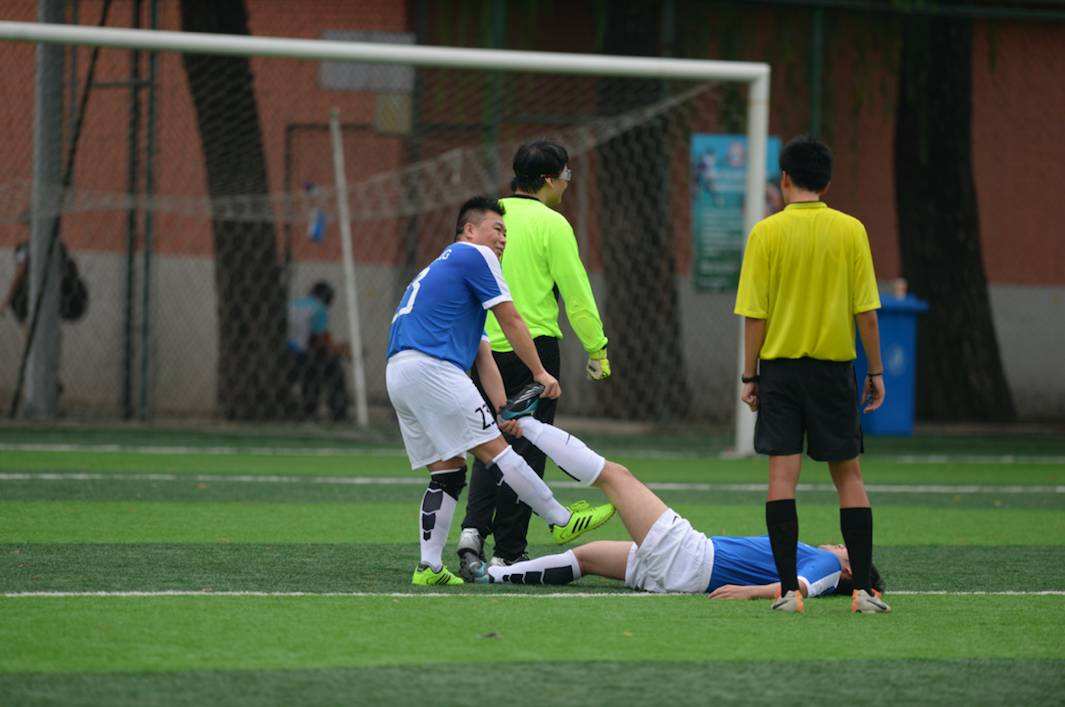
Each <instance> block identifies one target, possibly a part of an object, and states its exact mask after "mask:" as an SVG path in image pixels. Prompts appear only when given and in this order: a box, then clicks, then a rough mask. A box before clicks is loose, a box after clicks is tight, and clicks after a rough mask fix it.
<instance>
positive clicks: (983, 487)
mask: <svg viewBox="0 0 1065 707" xmlns="http://www.w3.org/2000/svg"><path fill="white" fill-rule="evenodd" d="M4 481H140V482H144V481H186V482H188V481H195V482H201V483H206V482H210V483H224V482H231V483H248V484H318V485H326V486H424V485H425V483H426V482H425V478H424V477H423V476H421V475H419V474H412V475H411V476H279V475H257V474H242V475H232V476H230V475H226V474H101V473H95V472H4V473H0V483H2V482H4ZM551 486H553V487H555V488H566V489H571V488H584V486H583V485H581V484H579V483H577V482H575V481H554V482H552V483H551ZM647 486H648V488H650V489H652V490H655V491H711V492H717V493H760V492H762V491H765V484H711V483H697V482H691V483H684V482H669V481H651V482H648V483H647ZM866 489H867V490H869V491H871V492H873V493H900V494H957V495H969V494H1065V485H1039V486H1023V485H997V484H958V485H951V484H867V485H866ZM798 490H799V491H804V492H810V493H813V492H825V493H828V492H834V491H835V487H834V486H833V485H832V484H799V486H798Z"/></svg>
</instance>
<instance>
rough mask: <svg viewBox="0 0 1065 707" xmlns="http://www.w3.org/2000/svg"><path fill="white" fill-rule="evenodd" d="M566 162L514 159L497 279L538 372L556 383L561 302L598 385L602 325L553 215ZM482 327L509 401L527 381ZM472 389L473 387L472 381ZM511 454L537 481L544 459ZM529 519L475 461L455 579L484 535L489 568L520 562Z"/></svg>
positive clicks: (552, 149)
mask: <svg viewBox="0 0 1065 707" xmlns="http://www.w3.org/2000/svg"><path fill="white" fill-rule="evenodd" d="M568 163H569V155H568V154H567V153H566V150H565V148H563V147H562V146H561V145H559V144H557V143H553V142H548V141H538V142H531V143H528V144H525V145H522V146H521V147H520V148H519V149H518V151H517V153H516V154H515V155H514V179H513V180H512V182H511V189H512V190H513V192H514V194H513V195H512V196H510V197H507V198H505V199H501V200H500V201H501V203H502V204H504V206H505V207H506V214H505V215H504V217H503V220H504V222H505V223H506V227H507V247H506V250H505V251H504V253H503V257H502V259H501V264H502V267H503V277H504V278H505V279H506V281H507V284H508V286H509V287H510V293H511V296H512V297H513V298H514V306H515V307H516V308H517V310H518V312H519V313H520V314H521V317H522V319H524V320H525V323H526V324H527V325H528V327H529V333H530V334H531V335H532V337H533V341H534V343H535V344H536V349H537V352H538V353H539V354H540V360H541V361H543V364H544V368H545V369H546V370H547V371H548V372H549V373H551V375H553V376H555V377H556V378H557V377H559V375H560V370H559V368H560V362H561V361H560V358H561V356H560V351H559V340H560V339H561V338H562V329H561V327H559V323H558V315H559V299H561V301H562V303H563V304H564V305H565V307H566V316H567V318H568V319H569V322H570V325H571V326H572V327H573V331H574V333H575V334H576V335H577V338H578V340H580V342H581V345H582V346H583V348H584V350H585V351H586V352H587V353H588V363H587V366H586V371H587V374H588V377H589V378H591V379H592V380H595V381H602V380H605V379H607V378H609V377H610V360H609V359H608V358H607V337H606V335H605V334H604V333H603V322H602V319H601V318H600V316H599V309H598V307H596V304H595V297H594V296H593V295H592V287H591V284H590V283H589V281H588V273H587V272H586V271H585V269H584V264H583V263H581V259H580V254H579V253H578V250H577V239H576V237H575V236H574V234H573V228H572V227H571V226H570V224H569V222H568V221H567V220H566V217H565V216H563V215H562V214H560V213H559V212H558V211H556V210H555V209H556V208H558V207H559V205H560V204H561V203H562V196H563V194H564V193H565V192H566V188H567V187H568V186H569V183H570V179H571V178H572V172H571V171H570V168H569V165H568ZM485 326H486V329H487V331H488V336H489V339H490V341H491V345H492V354H493V356H494V358H495V360H496V364H497V366H498V367H499V372H500V374H502V377H503V384H504V386H505V388H506V393H507V396H508V397H509V396H511V395H514V394H516V393H517V392H519V391H520V390H521V389H522V388H524V387H525V386H526V385H528V384H529V383H531V382H532V377H531V374H530V372H529V369H528V368H526V367H525V364H523V363H522V362H521V361H520V360H519V359H518V358H517V356H516V355H515V354H514V352H513V350H512V349H511V346H510V343H509V342H508V341H507V339H506V337H505V336H504V335H503V331H502V330H501V329H500V327H499V324H498V323H496V320H495V318H494V317H493V316H492V315H491V314H489V315H488V321H487V322H486V325H485ZM474 382H476V383H477V385H478V388H480V382H479V381H477V380H476V377H475V381H474ZM486 399H487V398H486ZM555 409H556V401H554V400H541V401H540V406H539V408H538V409H537V411H536V418H537V419H538V420H540V421H541V422H546V423H551V422H553V421H554V419H555ZM513 447H514V451H516V452H517V453H518V454H520V455H521V456H522V457H523V458H524V459H525V460H526V461H527V462H528V464H529V466H531V467H532V468H533V470H534V471H535V472H536V473H537V474H539V475H540V476H541V477H542V476H543V475H544V467H545V465H546V462H547V460H546V457H545V456H544V454H543V452H541V451H540V450H538V449H537V448H536V447H534V446H532V445H531V444H529V443H528V442H527V441H526V440H524V439H517V440H514V441H513ZM529 517H530V509H529V507H528V506H527V505H525V504H524V503H521V502H520V501H518V499H517V497H516V496H515V495H514V493H513V492H512V491H511V490H510V489H509V488H508V487H507V486H506V485H505V484H504V485H502V486H499V485H497V484H496V479H495V477H494V476H493V475H492V474H491V473H490V472H489V471H488V470H487V469H486V468H485V467H484V465H483V464H481V463H480V462H475V463H474V467H473V473H472V475H471V478H470V495H469V501H468V504H467V507H466V518H465V519H464V520H463V522H462V535H461V537H460V539H459V547H458V551H459V558H460V563H459V567H460V569H459V572H460V573H465V572H466V570H467V568H468V567H469V565H470V562H471V561H472V560H483V559H484V549H483V544H484V540H485V538H486V537H487V536H488V535H490V534H491V535H494V536H495V548H494V557H492V562H495V563H496V564H509V563H511V562H516V561H519V560H521V559H524V558H525V557H526V555H525V548H526V544H527V542H526V534H527V532H528V528H529Z"/></svg>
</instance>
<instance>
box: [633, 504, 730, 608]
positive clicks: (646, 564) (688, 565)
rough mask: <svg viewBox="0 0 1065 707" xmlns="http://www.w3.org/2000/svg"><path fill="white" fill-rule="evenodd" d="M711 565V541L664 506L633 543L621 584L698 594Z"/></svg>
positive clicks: (712, 560)
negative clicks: (649, 526)
mask: <svg viewBox="0 0 1065 707" xmlns="http://www.w3.org/2000/svg"><path fill="white" fill-rule="evenodd" d="M713 569H714V544H713V543H712V542H711V541H710V539H709V538H707V537H706V536H705V535H703V534H702V533H700V532H699V531H698V530H695V529H694V528H692V524H691V523H689V522H688V521H687V520H685V519H684V518H682V517H681V516H679V515H678V514H677V513H676V512H675V511H674V510H673V509H672V508H667V509H666V510H665V511H664V512H663V513H662V515H660V516H659V517H658V520H656V521H655V524H654V525H652V526H651V529H650V530H649V531H648V532H647V537H645V538H644V539H643V543H641V544H640V546H639V547H637V546H636V543H633V545H632V548H630V549H629V560H628V564H627V565H626V566H625V586H627V587H632V588H633V589H642V590H644V591H648V592H678V593H685V594H701V593H702V592H705V591H706V588H707V586H709V584H710V574H711V572H713Z"/></svg>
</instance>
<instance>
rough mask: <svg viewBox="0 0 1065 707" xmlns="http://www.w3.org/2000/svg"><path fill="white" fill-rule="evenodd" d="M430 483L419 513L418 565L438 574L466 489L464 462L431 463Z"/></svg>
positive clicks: (455, 460) (460, 460) (458, 459)
mask: <svg viewBox="0 0 1065 707" xmlns="http://www.w3.org/2000/svg"><path fill="white" fill-rule="evenodd" d="M429 479H430V480H429V487H428V488H427V489H426V490H425V495H424V496H422V506H421V513H420V517H421V524H420V527H421V536H420V545H421V564H422V565H424V566H426V567H430V568H432V569H433V571H435V572H439V571H440V569H441V567H443V564H444V562H443V551H444V545H445V544H446V543H447V536H448V533H449V532H450V531H451V520H452V518H453V517H454V515H455V506H456V505H458V500H459V495H460V494H461V493H462V489H463V487H464V486H465V485H466V460H465V459H463V458H461V457H456V458H454V459H447V460H444V461H438V462H433V463H432V464H430V465H429Z"/></svg>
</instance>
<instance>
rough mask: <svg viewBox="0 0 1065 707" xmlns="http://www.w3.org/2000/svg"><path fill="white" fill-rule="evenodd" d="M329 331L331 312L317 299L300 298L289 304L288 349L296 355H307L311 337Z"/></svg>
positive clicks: (309, 297)
mask: <svg viewBox="0 0 1065 707" xmlns="http://www.w3.org/2000/svg"><path fill="white" fill-rule="evenodd" d="M328 330H329V312H328V310H327V309H326V306H325V304H324V303H323V302H322V301H321V300H320V299H318V298H317V297H311V296H310V295H308V296H306V297H299V298H297V299H294V300H292V301H291V302H289V304H288V348H289V350H290V351H294V352H295V353H307V348H308V346H310V342H311V336H312V335H315V336H320V335H322V334H324V333H326V331H328Z"/></svg>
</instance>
